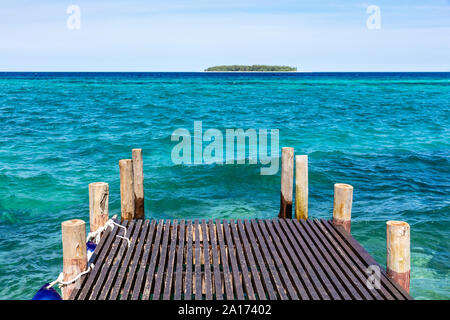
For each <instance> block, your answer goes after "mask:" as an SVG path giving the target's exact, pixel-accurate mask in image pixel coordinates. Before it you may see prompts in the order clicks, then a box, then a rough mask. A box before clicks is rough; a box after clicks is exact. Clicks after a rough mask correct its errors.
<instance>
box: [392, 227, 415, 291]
mask: <svg viewBox="0 0 450 320" xmlns="http://www.w3.org/2000/svg"><path fill="white" fill-rule="evenodd" d="M386 249H387V250H386V251H387V255H386V258H387V263H386V266H387V274H388V276H389V277H390V278H391V279H392V280H394V281H395V282H397V283H398V284H399V285H400V286H401V287H402V288H403V289H405V291H406V292H408V293H409V281H410V272H411V261H410V227H409V224H408V223H406V222H403V221H388V222H387V223H386Z"/></svg>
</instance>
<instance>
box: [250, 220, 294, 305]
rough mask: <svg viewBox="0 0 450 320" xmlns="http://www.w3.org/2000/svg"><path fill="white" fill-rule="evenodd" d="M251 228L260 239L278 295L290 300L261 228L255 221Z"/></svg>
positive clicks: (259, 242) (252, 222)
mask: <svg viewBox="0 0 450 320" xmlns="http://www.w3.org/2000/svg"><path fill="white" fill-rule="evenodd" d="M245 222H246V227H247V229H249V228H250V225H247V220H245ZM251 227H252V228H253V231H254V232H255V234H256V238H257V239H258V244H259V246H260V248H261V249H262V253H263V256H264V260H265V263H266V264H267V266H268V267H269V271H270V275H271V276H272V280H273V282H274V284H275V287H276V289H277V292H278V295H279V297H280V299H281V300H288V299H289V298H288V296H287V293H286V291H285V289H284V287H283V283H282V281H281V279H280V276H279V274H278V270H277V267H276V266H275V263H274V261H273V259H272V257H271V255H270V253H269V250H268V249H267V246H266V244H265V241H264V238H263V237H262V235H261V232H260V231H259V228H258V226H257V224H256V221H255V220H252V221H251Z"/></svg>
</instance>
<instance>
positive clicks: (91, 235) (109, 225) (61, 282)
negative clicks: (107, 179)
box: [47, 215, 131, 289]
mask: <svg viewBox="0 0 450 320" xmlns="http://www.w3.org/2000/svg"><path fill="white" fill-rule="evenodd" d="M116 218H117V215H114V216H113V217H112V218H111V219H109V220H108V221H106V223H105V225H104V226H103V227H100V228H98V229H97V230H96V231H94V232H89V233H88V235H87V237H86V242H88V241H90V240H91V239H95V243H96V244H98V243H99V242H100V236H101V234H102V232H103V231H105V230H106V229H107V228H111V229H113V228H114V226H117V227H119V228H123V229H124V233H123V236H119V235H116V237H118V238H121V239H124V240H126V241H127V243H128V247H129V246H130V244H131V241H130V239H129V238H128V237H127V228H125V227H124V226H122V225H121V224H118V223H117V222H115V221H114V219H116ZM89 259H90V257H88V261H89ZM92 269H94V264H93V263H91V264H90V265H89V267H88V268H87V270H86V271H83V272H80V273H79V274H78V275H77V276H76V277H75V278H73V279H71V280H68V281H64V274H63V273H62V272H61V273H60V274H59V276H58V278H57V279H56V280H55V281H53V282H51V283H50V284H49V285H48V286H47V289H50V288H51V287H53V286H54V285H55V284H57V283H58V285H59V287H60V288H61V287H63V286H66V285H68V284H71V283H74V282H75V281H77V280H78V279H80V277H81V276H83V275H85V274H87V273H88V272H89V271H91V270H92Z"/></svg>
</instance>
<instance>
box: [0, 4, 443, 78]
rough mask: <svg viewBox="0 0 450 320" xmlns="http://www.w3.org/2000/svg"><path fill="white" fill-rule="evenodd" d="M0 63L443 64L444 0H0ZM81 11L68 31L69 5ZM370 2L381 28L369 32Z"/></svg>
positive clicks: (54, 67) (44, 67)
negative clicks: (378, 13)
mask: <svg viewBox="0 0 450 320" xmlns="http://www.w3.org/2000/svg"><path fill="white" fill-rule="evenodd" d="M0 3H1V7H0V8H1V10H0V39H1V41H0V71H202V70H203V69H205V68H206V67H208V66H212V65H222V64H279V65H291V66H297V67H298V68H299V69H300V70H304V71H450V1H449V0H426V1H425V0H422V1H415V0H396V1H393V0H390V1H378V0H373V1H372V0H371V1H367V2H366V1H357V0H340V1H338V0H335V1H330V0H326V1H319V0H308V1H301V0H297V1H293V0H271V1H269V0H260V1H253V0H245V1H236V0H221V1H214V0H189V1H183V0H172V1H171V0H165V1H162V0H161V1H159V0H158V1H134V0H128V1H124V0H121V1H113V0H109V1H106V0H105V1H101V0H89V1H85V0H83V1H81V0H71V1H64V0H39V1H36V0H34V1H25V0H14V1H10V0H0ZM71 4H75V5H78V6H79V7H80V9H81V29H80V30H69V29H68V28H67V26H66V21H67V19H68V17H69V14H67V13H66V10H67V7H68V6H69V5H71ZM369 5H377V6H379V7H380V9H381V29H379V30H369V29H368V28H367V27H366V20H367V18H368V17H369V14H367V13H366V9H367V7H368V6H369Z"/></svg>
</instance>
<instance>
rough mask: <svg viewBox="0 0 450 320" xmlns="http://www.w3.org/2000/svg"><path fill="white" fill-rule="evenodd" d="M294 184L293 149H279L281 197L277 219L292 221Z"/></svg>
mask: <svg viewBox="0 0 450 320" xmlns="http://www.w3.org/2000/svg"><path fill="white" fill-rule="evenodd" d="M293 182H294V148H288V147H285V148H282V149H281V196H280V213H279V214H278V217H280V218H284V219H292V191H293V190H292V189H293Z"/></svg>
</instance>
